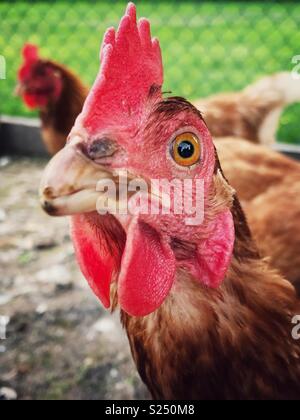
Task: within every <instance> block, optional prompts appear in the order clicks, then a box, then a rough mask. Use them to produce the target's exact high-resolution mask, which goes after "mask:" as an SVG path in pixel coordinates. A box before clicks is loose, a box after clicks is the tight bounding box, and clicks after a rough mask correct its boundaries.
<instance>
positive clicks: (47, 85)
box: [16, 44, 63, 109]
mask: <svg viewBox="0 0 300 420" xmlns="http://www.w3.org/2000/svg"><path fill="white" fill-rule="evenodd" d="M22 56H23V63H22V65H21V67H20V69H19V72H18V85H17V88H16V93H17V95H19V96H21V97H22V98H23V101H24V103H25V105H26V106H27V107H28V108H30V109H43V108H44V107H46V106H48V105H49V104H51V103H55V102H57V100H58V99H59V98H60V95H61V93H62V88H63V83H62V76H61V74H60V72H59V71H58V70H57V68H55V67H54V66H53V65H52V63H51V62H49V61H47V60H43V59H41V58H40V57H39V52H38V48H37V47H36V46H35V45H31V44H26V45H25V46H24V47H23V50H22Z"/></svg>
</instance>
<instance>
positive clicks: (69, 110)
mask: <svg viewBox="0 0 300 420" xmlns="http://www.w3.org/2000/svg"><path fill="white" fill-rule="evenodd" d="M23 60H24V62H23V64H22V66H21V68H20V70H19V73H18V79H19V85H18V87H17V94H19V95H20V96H21V97H22V98H23V101H24V103H25V105H26V106H27V107H29V108H30V109H38V110H39V112H40V118H41V122H42V137H43V141H44V143H45V146H46V148H47V150H48V152H49V153H50V154H51V155H54V154H55V153H57V152H58V151H59V150H61V149H62V148H63V147H64V145H65V143H66V138H67V136H68V134H69V132H70V130H71V128H72V127H73V125H74V123H75V120H76V118H77V116H78V115H79V114H80V112H81V110H82V106H83V103H84V101H85V99H86V96H87V93H88V89H87V87H86V86H84V84H83V83H82V82H81V80H80V79H79V78H78V77H77V76H76V75H75V74H74V73H73V72H71V71H70V70H69V69H67V68H66V67H65V66H63V65H62V64H58V63H56V62H54V61H50V60H44V59H41V58H40V57H39V53H38V49H37V47H36V46H34V45H30V44H26V45H25V46H24V48H23Z"/></svg>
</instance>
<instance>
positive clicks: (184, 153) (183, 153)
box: [178, 140, 195, 159]
mask: <svg viewBox="0 0 300 420" xmlns="http://www.w3.org/2000/svg"><path fill="white" fill-rule="evenodd" d="M194 153H195V147H194V145H193V144H192V143H191V142H190V141H188V140H184V141H182V142H181V143H180V144H179V145H178V154H179V156H180V157H182V158H183V159H189V158H191V157H192V156H193V154H194Z"/></svg>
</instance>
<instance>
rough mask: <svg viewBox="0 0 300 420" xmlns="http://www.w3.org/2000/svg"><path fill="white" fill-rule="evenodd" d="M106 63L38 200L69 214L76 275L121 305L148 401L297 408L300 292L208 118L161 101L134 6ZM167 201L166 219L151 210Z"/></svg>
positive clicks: (159, 70) (159, 76)
mask: <svg viewBox="0 0 300 420" xmlns="http://www.w3.org/2000/svg"><path fill="white" fill-rule="evenodd" d="M101 61H102V66H101V70H100V73H99V75H98V77H97V79H96V82H95V84H94V87H93V88H92V90H91V92H90V94H89V96H88V98H87V101H86V102H85V105H84V107H83V111H82V113H81V115H80V116H79V118H78V119H77V121H76V124H75V126H74V128H73V130H72V131H71V134H70V137H69V142H68V144H67V146H66V147H65V148H64V149H63V150H62V151H60V152H59V153H58V154H57V155H56V156H55V157H54V158H53V159H52V161H51V162H50V163H49V165H48V167H47V169H46V171H45V173H44V176H43V179H42V181H41V190H40V194H41V203H42V206H43V208H44V209H45V210H46V211H47V212H48V213H49V214H50V215H52V216H66V215H71V216H72V222H71V225H72V229H71V231H72V238H73V242H74V246H75V252H76V256H77V260H78V262H79V265H80V267H81V270H82V272H83V274H84V276H85V277H86V279H87V281H88V282H89V284H90V286H91V287H92V289H93V291H94V293H95V294H96V295H97V296H98V298H99V299H100V300H101V302H102V303H103V305H104V306H105V307H106V308H111V309H116V307H119V308H120V310H121V319H122V323H123V325H124V327H125V329H126V331H127V334H128V338H129V342H130V346H131V350H132V354H133V358H134V360H135V363H136V365H137V368H138V371H139V373H140V375H141V377H142V379H143V380H144V382H145V383H146V384H147V386H148V388H149V390H150V391H151V393H152V396H153V398H155V399H172V400H173V399H299V395H300V381H299V376H300V362H299V361H300V342H299V341H296V340H294V339H293V337H292V334H291V331H292V328H293V325H292V318H293V317H294V315H295V314H299V313H300V312H299V311H300V302H299V300H298V298H297V295H296V292H295V289H294V287H293V286H292V285H291V284H290V283H289V282H287V281H286V280H284V279H283V278H282V277H281V275H279V274H278V272H277V271H276V270H274V269H272V268H271V267H270V266H269V264H268V262H267V261H266V260H264V259H262V258H261V257H260V255H259V253H258V251H257V247H256V245H255V243H254V241H253V239H252V238H251V234H250V231H249V228H248V226H247V222H246V220H245V217H244V214H243V211H242V209H241V207H240V204H239V201H238V199H237V197H236V195H235V193H234V190H233V189H232V188H231V186H230V185H229V184H228V182H227V181H226V179H225V178H224V176H223V173H222V170H221V167H220V164H219V160H218V158H217V155H216V152H215V148H214V145H213V142H212V138H211V135H210V133H209V131H208V129H207V126H206V124H205V123H204V121H203V118H202V116H201V114H200V112H199V111H198V110H197V109H196V108H195V107H194V106H193V105H191V104H190V103H189V102H187V101H186V100H185V99H183V98H180V97H171V98H166V97H163V95H162V90H161V86H162V83H163V67H162V60H161V53H160V47H159V42H158V40H157V39H151V35H150V25H149V23H148V21H147V20H145V19H141V20H140V21H139V22H138V24H137V22H136V9H135V6H134V5H133V4H132V3H130V4H129V6H128V8H127V11H126V14H125V16H124V17H123V19H122V20H121V23H120V26H119V29H118V32H117V33H115V31H114V29H109V30H108V31H107V32H106V35H105V37H104V41H103V45H102V50H101ZM124 69H126V71H124ZM157 180H160V181H163V180H164V181H174V180H176V181H177V183H178V182H179V185H181V186H182V184H184V185H186V188H187V189H186V190H185V194H184V196H185V197H190V196H192V197H193V198H194V199H195V201H196V203H197V206H196V207H195V208H194V211H193V212H191V207H190V206H188V205H187V204H186V206H184V208H183V209H182V212H180V211H178V208H177V210H176V211H175V204H176V205H177V204H178V203H177V201H176V197H177V199H178V196H176V195H175V191H174V189H171V190H170V191H169V194H167V193H166V192H164V193H159V192H158V191H157V189H156V188H155V186H156V187H157V184H156V183H155V182H154V181H157ZM153 182H154V184H153ZM142 186H143V188H142ZM147 187H148V192H149V193H147ZM114 188H115V190H114ZM124 188H125V189H126V191H127V189H128V191H127V193H128V194H127V196H126V195H124ZM108 190H109V191H108ZM113 190H114V193H115V194H114V193H113ZM117 193H118V194H117ZM198 193H200V194H199V195H198ZM167 197H168V198H170V201H171V202H172V203H173V205H171V206H170V208H169V210H170V211H169V212H167V211H160V212H157V210H159V209H161V206H162V207H163V208H162V210H166V201H168V200H166V198H167ZM149 201H150V202H151V204H152V203H155V204H156V206H153V207H152V205H151V206H148V204H150V203H149ZM108 203H109V206H108ZM202 205H203V212H201V213H204V214H203V219H202V218H201V217H200V218H198V217H195V219H193V217H192V216H195V212H196V213H197V209H198V208H202ZM179 208H180V206H179ZM108 209H109V212H107V210H108ZM113 209H115V211H114V210H113ZM125 210H127V211H125ZM150 210H151V211H150ZM191 219H193V220H191Z"/></svg>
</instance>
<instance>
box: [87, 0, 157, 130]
mask: <svg viewBox="0 0 300 420" xmlns="http://www.w3.org/2000/svg"><path fill="white" fill-rule="evenodd" d="M100 59H101V63H102V65H101V70H100V73H99V75H98V77H97V80H96V82H95V84H94V87H93V88H92V90H91V93H90V95H89V96H88V99H87V101H86V104H85V106H84V110H83V114H82V118H83V124H84V126H85V127H86V128H87V129H88V130H89V131H91V132H94V131H97V130H99V129H100V128H101V123H102V122H106V123H107V118H108V117H109V118H110V121H111V119H112V118H113V117H115V118H116V119H117V122H118V124H119V125H121V124H122V121H120V118H121V116H122V117H123V118H126V124H127V125H128V124H130V121H129V120H128V118H130V117H131V116H133V115H134V118H135V121H136V117H137V115H138V113H139V112H140V111H141V109H142V105H143V104H144V103H145V102H146V99H147V97H148V95H149V91H150V88H151V86H153V85H158V86H161V85H162V83H163V66H162V57H161V51H160V46H159V42H158V40H157V39H155V38H154V39H151V33H150V23H149V22H148V21H147V20H146V19H141V20H140V21H139V22H138V23H137V20H136V7H135V5H134V4H133V3H129V4H128V6H127V9H126V13H125V16H124V17H123V18H122V20H121V22H120V25H119V29H118V31H117V33H116V32H115V30H114V29H113V28H110V29H108V30H107V32H106V34H105V35H104V39H103V43H102V48H101V54H100Z"/></svg>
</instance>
